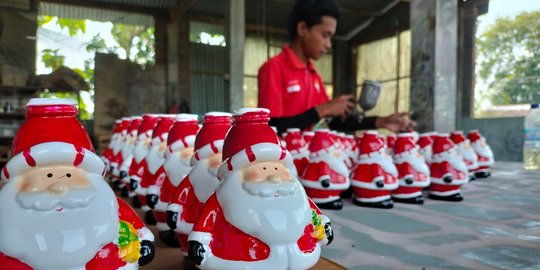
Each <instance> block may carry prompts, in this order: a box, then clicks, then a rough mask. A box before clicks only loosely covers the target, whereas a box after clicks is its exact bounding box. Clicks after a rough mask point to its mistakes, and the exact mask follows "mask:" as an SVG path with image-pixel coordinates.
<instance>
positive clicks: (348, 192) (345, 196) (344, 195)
mask: <svg viewBox="0 0 540 270" xmlns="http://www.w3.org/2000/svg"><path fill="white" fill-rule="evenodd" d="M352 194H353V189H352V187H349V188H348V189H346V190H345V191H343V192H341V194H339V197H341V198H342V199H348V198H351V197H352Z"/></svg>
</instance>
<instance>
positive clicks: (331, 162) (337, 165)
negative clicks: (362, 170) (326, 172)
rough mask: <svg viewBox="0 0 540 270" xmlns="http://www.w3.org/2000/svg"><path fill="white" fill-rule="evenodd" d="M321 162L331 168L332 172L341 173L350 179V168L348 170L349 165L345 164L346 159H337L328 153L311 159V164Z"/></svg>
mask: <svg viewBox="0 0 540 270" xmlns="http://www.w3.org/2000/svg"><path fill="white" fill-rule="evenodd" d="M320 161H322V162H324V163H326V164H328V166H330V168H332V170H334V171H335V172H337V173H339V174H340V175H342V176H345V177H349V168H347V164H346V163H345V158H344V157H343V156H342V157H341V158H336V157H334V156H333V155H332V154H330V153H327V154H323V155H320V156H318V157H315V158H311V159H310V160H309V162H310V163H316V162H320Z"/></svg>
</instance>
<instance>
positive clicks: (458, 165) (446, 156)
mask: <svg viewBox="0 0 540 270" xmlns="http://www.w3.org/2000/svg"><path fill="white" fill-rule="evenodd" d="M456 150H457V149H455V148H454V149H453V150H451V151H450V152H443V153H441V154H438V155H436V156H433V160H432V161H433V163H440V162H442V161H447V162H448V163H450V165H451V166H452V168H454V169H456V170H458V171H460V172H462V173H464V174H468V173H469V169H467V165H466V164H465V161H463V157H462V156H461V155H460V154H458V152H457V151H456Z"/></svg>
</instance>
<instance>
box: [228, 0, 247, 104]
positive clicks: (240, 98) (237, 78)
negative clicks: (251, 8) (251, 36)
mask: <svg viewBox="0 0 540 270" xmlns="http://www.w3.org/2000/svg"><path fill="white" fill-rule="evenodd" d="M228 3H229V5H228V7H229V9H228V12H227V14H226V16H225V31H226V39H225V40H226V42H227V59H228V65H227V69H228V71H227V74H228V76H227V77H226V86H225V88H226V91H227V93H226V95H225V108H226V109H228V110H229V111H231V112H233V111H234V110H236V109H238V108H241V107H243V106H244V40H245V0H229V1H228Z"/></svg>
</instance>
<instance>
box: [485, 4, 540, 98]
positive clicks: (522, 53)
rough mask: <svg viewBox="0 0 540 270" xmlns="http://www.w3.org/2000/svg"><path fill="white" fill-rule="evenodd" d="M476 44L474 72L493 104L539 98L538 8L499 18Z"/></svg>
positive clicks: (539, 42) (539, 30)
mask: <svg viewBox="0 0 540 270" xmlns="http://www.w3.org/2000/svg"><path fill="white" fill-rule="evenodd" d="M476 44H477V52H478V58H477V61H478V62H477V63H478V65H479V69H478V75H479V77H480V78H481V79H483V80H484V81H486V82H487V85H488V88H489V90H488V91H487V95H486V98H488V99H489V100H490V101H491V103H492V104H493V105H507V104H524V103H525V104H526V103H533V102H538V101H540V91H539V90H538V89H540V12H538V11H536V12H523V13H521V14H519V15H517V16H516V17H515V18H508V17H504V18H499V19H497V20H496V21H495V23H494V24H492V25H491V26H489V27H488V29H487V30H486V31H485V32H484V33H482V34H481V36H480V37H479V38H478V39H477V42H476Z"/></svg>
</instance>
